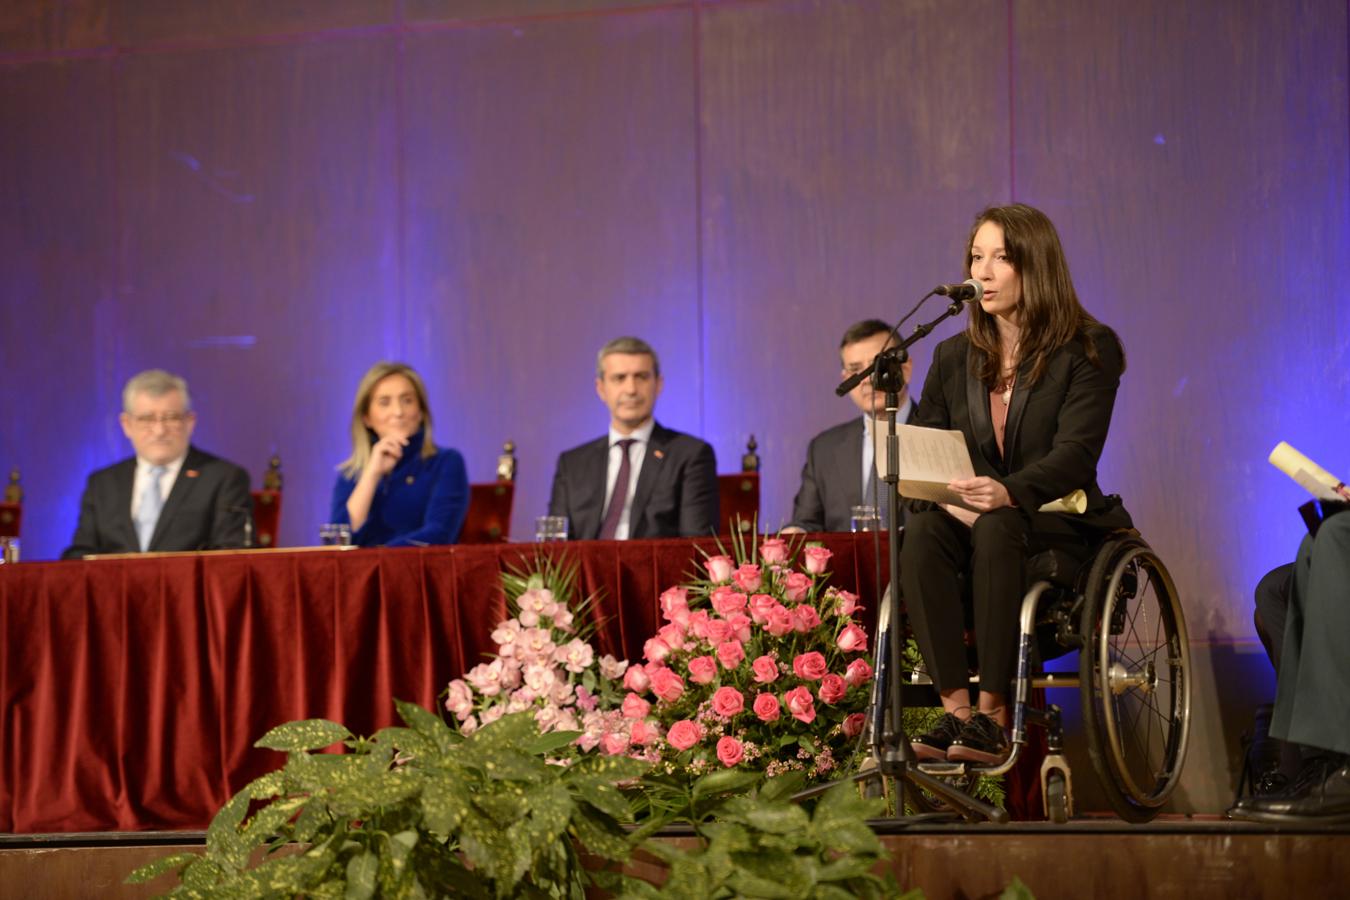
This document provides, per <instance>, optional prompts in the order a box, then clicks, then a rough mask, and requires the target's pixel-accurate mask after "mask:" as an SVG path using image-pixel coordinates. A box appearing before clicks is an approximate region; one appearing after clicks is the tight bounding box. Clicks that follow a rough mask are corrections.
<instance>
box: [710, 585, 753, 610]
mask: <svg viewBox="0 0 1350 900" xmlns="http://www.w3.org/2000/svg"><path fill="white" fill-rule="evenodd" d="M708 599H709V600H711V601H712V606H713V609H714V610H716V611H717V614H718V615H719V616H722V617H726V616H730V615H731V614H732V613H736V612H740V611H741V610H743V609H745V595H744V594H741V593H737V592H736V591H734V590H732V589H731V587H730V586H729V585H725V584H724V585H722V586H721V587H719V588H718V589H717V590H715V591H713V592H712V595H711V596H710V597H709V598H708Z"/></svg>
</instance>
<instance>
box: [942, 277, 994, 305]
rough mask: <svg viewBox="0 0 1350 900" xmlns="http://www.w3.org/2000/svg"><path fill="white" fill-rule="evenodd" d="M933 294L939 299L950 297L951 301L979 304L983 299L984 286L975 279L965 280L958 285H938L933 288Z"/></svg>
mask: <svg viewBox="0 0 1350 900" xmlns="http://www.w3.org/2000/svg"><path fill="white" fill-rule="evenodd" d="M933 293H935V294H937V295H938V296H940V297H950V298H951V299H953V300H966V301H969V302H971V303H979V302H980V301H981V300H983V299H984V284H983V283H982V282H980V281H978V280H977V279H974V278H967V279H966V280H965V281H963V282H961V283H960V284H939V285H938V286H937V287H935V288H933Z"/></svg>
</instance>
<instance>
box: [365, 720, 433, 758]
mask: <svg viewBox="0 0 1350 900" xmlns="http://www.w3.org/2000/svg"><path fill="white" fill-rule="evenodd" d="M375 739H376V740H377V741H379V742H380V743H383V744H387V745H388V746H391V747H397V748H398V751H399V753H400V754H402V755H407V756H412V757H413V758H415V759H419V760H426V759H431V758H434V757H437V756H438V755H440V753H441V752H442V751H441V750H440V748H439V747H437V746H436V742H435V741H433V740H432V739H431V738H428V737H425V736H423V735H421V734H418V733H417V732H416V731H413V730H412V729H411V728H402V727H399V726H396V725H391V726H390V727H388V728H381V729H380V730H379V731H377V732H376V733H375Z"/></svg>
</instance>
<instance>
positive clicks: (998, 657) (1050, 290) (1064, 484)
mask: <svg viewBox="0 0 1350 900" xmlns="http://www.w3.org/2000/svg"><path fill="white" fill-rule="evenodd" d="M966 268H967V270H968V271H969V272H970V275H971V277H972V278H975V279H978V280H979V281H980V282H981V283H982V284H983V285H984V296H983V298H982V299H981V300H980V302H979V303H977V304H972V305H971V307H970V310H969V318H968V320H967V324H966V329H965V332H964V333H962V334H959V335H956V336H955V337H952V338H949V339H947V340H945V341H943V342H942V343H940V344H939V345H938V346H937V348H936V349H935V350H934V353H933V361H932V364H931V366H930V368H929V370H928V376H927V378H926V379H925V381H924V386H923V395H922V397H921V398H920V400H919V408H918V413H917V416H916V417H915V419H914V420H913V423H914V424H916V425H922V426H926V427H929V428H942V429H952V430H958V431H960V432H962V433H963V434H964V435H965V438H966V446H967V448H968V449H969V451H970V457H971V462H972V463H973V465H974V469H975V473H976V475H975V477H974V478H970V479H967V480H960V481H955V482H953V483H952V484H951V485H950V486H949V487H950V488H951V490H952V491H953V492H954V494H955V496H956V497H959V498H960V501H961V505H956V504H941V505H939V504H935V503H930V502H926V501H907V503H908V505H909V506H910V512H911V515H910V517H909V519H908V522H907V524H906V526H905V536H904V545H903V548H902V550H901V555H900V585H901V589H902V591H903V596H904V602H905V606H906V608H907V610H908V613H909V618H910V622H911V624H912V626H913V629H914V632H915V637H916V639H917V641H918V644H919V649H920V650H921V651H922V653H923V657H924V660H925V662H926V665H927V668H928V673H929V675H930V676H931V677H932V679H933V682H934V686H935V687H936V688H937V690H938V693H939V695H940V696H941V698H942V705H943V708H944V709H945V714H944V715H943V716H942V718H941V719H940V720H939V722H938V724H937V725H936V726H935V727H934V728H933V730H932V731H930V732H928V733H927V734H924V735H921V736H919V737H918V738H917V739H916V740H914V742H913V746H914V749H915V752H916V754H917V755H918V756H919V757H920V758H921V759H930V760H931V759H945V760H951V761H964V762H972V763H977V764H985V765H997V764H998V763H1000V762H1002V761H1003V760H1004V759H1005V758H1006V757H1007V754H1008V752H1009V741H1008V736H1007V733H1006V730H1007V727H1008V712H1007V709H1006V698H1007V697H1008V694H1009V689H1010V684H1011V681H1012V677H1013V672H1014V666H1015V664H1016V654H1017V643H1018V637H1017V634H1018V612H1019V609H1020V605H1021V600H1022V595H1023V594H1024V592H1025V591H1026V588H1027V575H1026V566H1027V559H1028V558H1029V557H1030V556H1031V555H1032V554H1033V553H1036V552H1039V551H1040V550H1044V549H1048V548H1050V547H1056V548H1059V549H1061V550H1067V551H1069V552H1071V553H1075V554H1078V555H1080V556H1081V558H1086V557H1087V556H1088V555H1090V553H1091V551H1092V549H1093V547H1095V546H1096V545H1097V543H1098V542H1099V541H1100V539H1101V537H1102V535H1103V534H1104V533H1105V532H1107V531H1109V530H1111V529H1115V528H1128V527H1130V524H1131V523H1130V518H1129V514H1128V513H1127V512H1126V511H1125V509H1124V508H1123V507H1122V506H1121V505H1120V504H1119V502H1118V501H1117V500H1115V499H1114V498H1107V497H1105V496H1103V494H1102V492H1101V490H1100V489H1099V488H1098V486H1097V460H1098V458H1099V457H1100V456H1101V452H1102V447H1103V445H1104V444H1105V442H1106V433H1107V430H1108V428H1109V426H1110V424H1111V409H1112V406H1113V405H1114V403H1115V398H1116V389H1117V387H1118V385H1119V383H1120V375H1121V373H1122V372H1123V371H1124V369H1125V354H1124V349H1123V348H1122V346H1121V344H1120V341H1119V340H1118V339H1117V337H1116V335H1115V333H1114V332H1112V331H1111V329H1110V328H1107V327H1106V326H1104V325H1102V324H1100V323H1099V322H1097V320H1096V319H1094V318H1093V317H1092V316H1091V315H1089V314H1088V313H1087V311H1086V310H1084V309H1083V307H1082V305H1081V304H1080V303H1079V301H1078V295H1077V294H1076V293H1075V292H1074V287H1073V281H1072V280H1071V279H1070V277H1069V268H1068V265H1067V263H1066V262H1065V260H1064V251H1063V248H1062V247H1061V245H1060V241H1059V235H1058V233H1057V232H1056V231H1055V226H1054V225H1053V224H1052V223H1051V222H1050V220H1049V219H1048V218H1047V217H1046V216H1045V214H1044V213H1042V212H1040V211H1039V210H1036V209H1033V208H1031V207H1029V206H1025V205H1023V204H1013V205H1011V206H1000V207H991V208H990V209H986V210H985V211H984V212H982V213H980V215H979V216H978V217H977V218H976V220H975V225H974V227H973V228H972V230H971V233H970V239H969V242H968V243H967V245H966ZM1080 489H1081V490H1082V491H1083V492H1084V493H1085V495H1086V508H1085V510H1084V512H1083V513H1082V514H1080V515H1070V514H1065V513H1051V512H1043V511H1041V507H1042V505H1043V504H1047V503H1050V502H1053V501H1055V500H1057V499H1059V498H1062V497H1066V496H1067V495H1069V494H1071V493H1072V492H1074V491H1076V490H1080ZM968 612H973V617H972V618H973V625H974V633H975V652H976V655H977V657H978V669H979V690H978V696H977V697H976V698H975V702H974V704H973V706H972V702H971V697H970V694H971V685H970V682H971V672H970V661H969V657H968V653H967V649H966V644H965V627H966V621H967V613H968Z"/></svg>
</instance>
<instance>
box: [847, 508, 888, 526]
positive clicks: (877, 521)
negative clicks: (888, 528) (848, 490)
mask: <svg viewBox="0 0 1350 900" xmlns="http://www.w3.org/2000/svg"><path fill="white" fill-rule="evenodd" d="M849 528H850V529H851V530H853V531H878V530H879V529H880V528H881V517H880V516H878V515H877V508H876V507H875V506H871V505H868V504H863V505H861V506H855V507H852V509H851V510H850V516H849Z"/></svg>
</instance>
